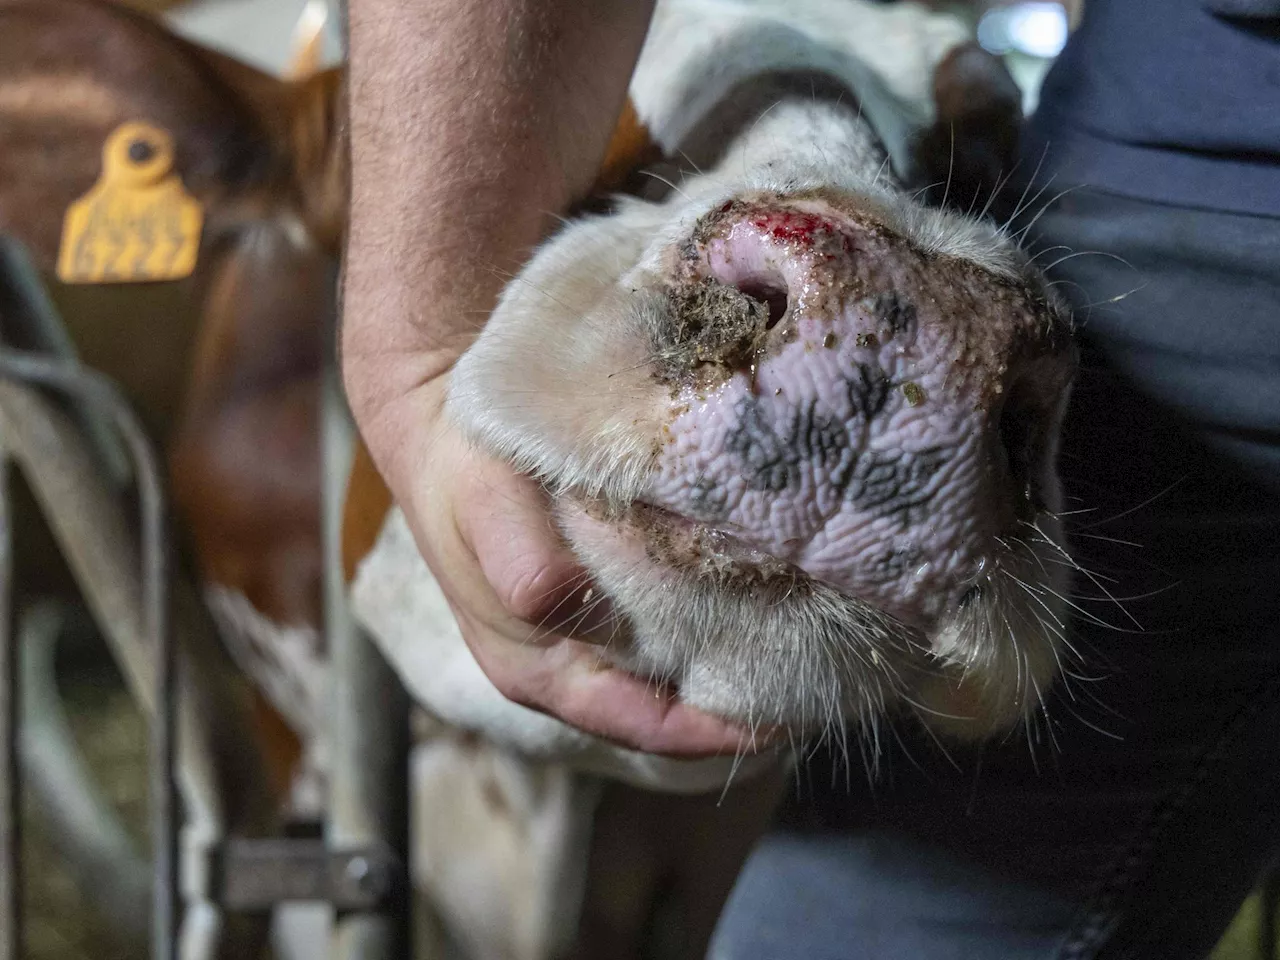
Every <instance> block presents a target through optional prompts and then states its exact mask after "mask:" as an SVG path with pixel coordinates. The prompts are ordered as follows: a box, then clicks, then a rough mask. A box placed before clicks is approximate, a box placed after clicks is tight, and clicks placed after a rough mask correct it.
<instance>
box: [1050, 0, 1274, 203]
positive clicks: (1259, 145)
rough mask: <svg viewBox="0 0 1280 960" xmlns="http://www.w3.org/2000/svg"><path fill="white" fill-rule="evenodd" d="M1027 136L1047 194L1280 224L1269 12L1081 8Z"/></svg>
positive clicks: (1227, 1)
mask: <svg viewBox="0 0 1280 960" xmlns="http://www.w3.org/2000/svg"><path fill="white" fill-rule="evenodd" d="M1028 135H1029V138H1030V141H1031V143H1030V149H1029V150H1028V151H1027V154H1026V155H1028V156H1037V157H1038V156H1039V155H1040V154H1041V153H1042V152H1045V151H1046V150H1047V153H1046V166H1045V169H1044V170H1042V175H1043V174H1045V173H1053V174H1056V175H1057V182H1065V183H1074V184H1089V185H1092V186H1096V187H1098V188H1101V189H1103V190H1107V191H1110V192H1113V193H1118V194H1122V195H1124V196H1131V197H1136V198H1141V199H1145V200H1156V201H1160V202H1164V203H1173V204H1178V205H1181V206H1192V207H1200V208H1206V209H1215V210H1223V211H1233V212H1237V213H1254V214H1259V213H1261V214H1272V215H1280V0H1086V2H1085V4H1084V16H1083V19H1082V21H1081V23H1080V25H1079V27H1078V29H1077V30H1076V32H1075V34H1074V35H1073V36H1072V38H1071V41H1070V42H1069V43H1068V44H1067V48H1066V50H1065V51H1063V54H1062V56H1061V57H1060V58H1059V60H1058V62H1057V63H1056V64H1055V65H1054V67H1053V69H1052V70H1051V71H1050V72H1049V76H1048V77H1047V78H1046V80H1045V85H1044V89H1043V92H1042V96H1041V109H1040V110H1039V111H1038V112H1037V114H1036V116H1035V117H1034V118H1033V120H1032V122H1031V124H1030V129H1029V132H1028ZM1038 179H1043V176H1042V177H1041V178H1038Z"/></svg>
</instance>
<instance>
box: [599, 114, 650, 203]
mask: <svg viewBox="0 0 1280 960" xmlns="http://www.w3.org/2000/svg"><path fill="white" fill-rule="evenodd" d="M661 159H662V150H661V148H660V147H659V146H658V145H657V143H655V142H654V140H653V138H652V137H650V136H649V128H648V127H646V126H645V125H644V122H643V121H642V120H641V119H640V116H639V115H638V114H637V113H636V108H635V104H633V103H632V102H631V98H630V97H628V98H627V102H626V103H625V104H623V106H622V113H621V114H619V116H618V122H617V124H615V125H614V128H613V136H612V137H611V138H610V139H609V147H608V149H607V150H606V151H605V156H604V162H602V163H601V164H600V171H599V173H597V174H596V179H595V183H593V184H592V185H591V190H590V192H589V193H588V194H587V196H586V197H585V198H583V200H582V201H580V202H581V203H586V204H587V205H590V204H591V203H592V202H593V201H595V200H599V199H600V198H602V197H604V196H605V195H607V194H611V193H618V192H622V191H626V190H628V188H629V186H630V185H631V182H632V181H633V179H634V178H635V177H636V175H637V173H638V172H639V171H640V170H641V169H642V168H644V167H648V166H651V165H653V164H655V163H657V162H658V161H659V160H661Z"/></svg>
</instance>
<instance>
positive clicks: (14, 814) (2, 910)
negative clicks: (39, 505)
mask: <svg viewBox="0 0 1280 960" xmlns="http://www.w3.org/2000/svg"><path fill="white" fill-rule="evenodd" d="M12 574H13V528H12V511H10V509H9V459H8V456H7V455H6V454H5V452H4V447H3V442H2V438H0V960H19V957H20V951H21V950H22V903H21V902H20V898H19V896H18V891H19V890H20V889H21V882H20V871H21V869H22V858H21V856H20V851H21V848H22V833H21V810H20V801H21V797H20V794H19V792H18V702H19V699H18V698H19V690H18V643H17V638H16V636H15V631H14V622H13V576H12Z"/></svg>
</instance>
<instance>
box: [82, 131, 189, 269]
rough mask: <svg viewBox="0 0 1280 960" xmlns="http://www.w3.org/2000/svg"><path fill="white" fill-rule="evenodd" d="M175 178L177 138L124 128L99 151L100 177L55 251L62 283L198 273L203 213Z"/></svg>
mask: <svg viewBox="0 0 1280 960" xmlns="http://www.w3.org/2000/svg"><path fill="white" fill-rule="evenodd" d="M172 170H173V138H172V137H170V136H169V134H167V133H165V132H164V131H163V130H160V129H157V128H156V127H153V126H150V125H148V124H145V123H126V124H124V125H123V126H120V127H117V128H116V129H115V130H114V131H113V132H112V134H111V136H109V137H107V142H106V145H105V146H103V148H102V176H101V177H99V178H98V182H97V183H95V184H94V185H93V188H92V189H91V190H90V191H89V192H88V193H86V194H85V195H84V196H83V197H81V198H80V199H79V200H77V201H76V202H75V203H73V204H71V206H70V207H68V208H67V215H66V218H65V219H64V220H63V222H62V245H61V248H60V249H59V251H58V279H59V280H62V281H63V282H64V283H143V282H146V281H149V280H178V279H181V278H182V277H186V276H189V275H190V274H191V271H192V270H194V269H195V266H196V253H197V251H198V249H199V247H200V230H201V228H202V226H203V224H204V211H203V210H202V209H201V207H200V203H199V201H197V200H196V199H195V198H194V197H192V196H190V195H189V194H188V193H187V192H186V190H184V189H183V187H182V181H181V180H179V179H178V175H177V174H175V173H173V172H172Z"/></svg>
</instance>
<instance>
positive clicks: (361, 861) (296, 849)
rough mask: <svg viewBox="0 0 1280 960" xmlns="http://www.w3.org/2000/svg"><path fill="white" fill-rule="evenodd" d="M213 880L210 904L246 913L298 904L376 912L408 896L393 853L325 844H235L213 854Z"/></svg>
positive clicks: (401, 867) (401, 868) (240, 841)
mask: <svg viewBox="0 0 1280 960" xmlns="http://www.w3.org/2000/svg"><path fill="white" fill-rule="evenodd" d="M209 875H210V877H211V878H212V879H213V891H214V896H213V898H212V899H213V900H214V901H215V902H217V903H220V904H221V905H222V906H223V907H224V908H225V909H227V910H235V911H244V912H253V911H263V910H270V909H271V908H272V907H273V906H275V905H276V904H278V903H283V902H286V901H298V900H311V901H320V902H324V903H330V904H332V905H333V907H334V909H336V910H338V911H340V912H345V911H361V910H378V909H382V908H386V907H387V906H389V905H392V904H394V903H396V902H397V901H399V898H400V897H401V896H403V894H404V891H405V869H404V865H403V864H402V863H401V862H400V860H399V858H397V857H396V856H395V855H394V854H393V853H391V851H389V850H380V849H358V850H330V849H329V848H328V847H327V846H325V843H324V841H323V840H299V839H289V838H284V839H278V838H277V839H265V840H248V839H241V838H237V839H233V840H230V841H228V842H227V843H226V844H224V845H223V846H222V847H221V848H220V849H218V850H215V851H213V852H212V853H211V854H210V874H209Z"/></svg>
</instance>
